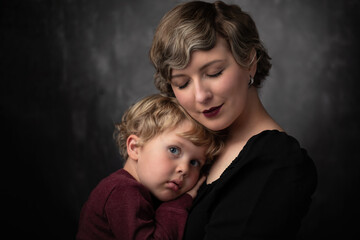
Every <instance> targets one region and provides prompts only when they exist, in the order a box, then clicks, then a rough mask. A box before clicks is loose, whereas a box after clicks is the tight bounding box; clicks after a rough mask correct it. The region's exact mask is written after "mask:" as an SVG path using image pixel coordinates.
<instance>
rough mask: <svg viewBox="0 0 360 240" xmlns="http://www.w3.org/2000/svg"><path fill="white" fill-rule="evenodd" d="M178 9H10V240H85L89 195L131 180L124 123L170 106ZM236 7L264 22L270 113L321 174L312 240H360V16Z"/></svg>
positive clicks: (5, 15)
mask: <svg viewBox="0 0 360 240" xmlns="http://www.w3.org/2000/svg"><path fill="white" fill-rule="evenodd" d="M179 2H181V1H160V0H152V1H145V0H143V1H121V0H118V1H101V0H98V1H92V0H23V1H19V0H2V1H1V3H0V19H1V20H0V24H1V25H0V26H1V31H0V41H1V45H0V47H1V48H0V56H1V57H0V59H1V60H0V74H1V75H0V80H1V87H0V92H1V101H0V110H1V113H0V114H1V115H0V117H1V129H2V130H1V136H2V139H3V141H2V144H1V149H2V151H3V152H2V154H1V155H2V157H1V159H2V161H1V162H2V167H1V191H0V194H1V208H2V212H1V216H2V222H5V224H2V226H1V229H4V230H5V232H6V233H10V234H12V237H9V239H20V237H21V236H22V237H24V236H26V237H27V238H29V237H32V238H34V239H74V236H75V233H76V229H77V222H78V217H79V212H80V209H81V206H82V205H83V203H84V202H85V200H86V199H87V197H88V195H89V193H90V191H91V190H92V189H93V188H94V187H95V185H96V184H97V183H98V182H99V181H100V180H101V179H102V178H104V177H105V176H107V175H108V174H109V173H111V172H113V171H115V170H116V169H118V168H120V167H121V166H122V160H121V158H120V156H119V154H118V152H117V149H116V147H115V144H114V141H113V138H112V133H113V129H114V122H117V121H119V120H120V117H121V115H122V113H123V112H124V110H125V108H127V107H128V106H129V105H130V104H131V103H133V102H135V101H136V100H138V99H139V98H141V97H143V96H145V95H148V94H151V93H155V92H157V91H156V89H155V87H154V86H153V80H152V75H153V72H154V71H153V67H152V65H151V64H150V61H149V58H148V51H149V48H150V44H151V40H152V36H153V33H154V29H155V27H156V25H157V23H158V22H159V20H160V18H161V16H162V15H163V14H164V13H165V12H166V11H168V10H169V9H170V8H172V7H173V6H175V5H176V4H177V3H179ZM227 2H230V3H237V4H239V5H240V6H241V7H242V8H243V9H244V10H246V11H248V12H249V13H251V15H252V16H253V18H254V19H255V21H256V22H257V25H258V28H259V32H260V36H261V37H262V39H263V41H264V43H265V45H266V46H267V48H268V50H269V53H270V56H272V58H273V68H272V71H271V76H270V77H269V78H268V79H267V81H266V82H265V84H264V87H263V88H262V89H261V97H262V99H263V102H264V104H265V105H266V107H267V109H268V111H269V112H270V114H271V115H272V116H273V117H274V118H275V119H276V120H277V121H278V122H279V123H280V124H281V125H282V126H283V127H284V128H285V129H286V130H287V132H288V133H289V134H291V135H293V136H295V137H297V138H298V139H299V141H300V142H301V144H302V145H303V146H304V147H305V148H307V150H308V152H309V154H310V155H311V156H312V157H313V159H314V161H315V163H316V165H317V168H318V174H319V185H318V189H317V192H316V194H315V196H314V202H313V205H312V207H311V209H310V212H309V214H308V216H307V217H306V219H305V220H304V225H303V228H302V229H301V232H300V237H299V239H310V240H312V239H314V240H315V239H317V240H318V239H327V238H330V237H333V238H335V239H347V240H349V239H359V236H360V233H359V229H360V228H359V226H360V221H359V216H360V211H359V209H360V207H359V202H360V194H359V189H360V188H359V187H360V161H359V160H360V158H359V148H360V146H359V145H360V139H359V134H360V129H359V123H360V111H359V106H358V104H359V100H360V99H359V98H360V97H359V95H360V92H359V87H360V84H359V77H358V69H359V66H360V61H359V57H360V56H359V55H360V54H359V53H360V51H359V40H360V37H359V23H360V22H359V20H360V19H359V18H360V17H359V13H360V2H359V1H355V0H329V1H327V0H316V1H313V0H304V1H300V0H294V1H290V0H267V1H265V0H263V1H260V0H239V1H235V0H233V1H227ZM3 232H4V231H3V230H2V233H3ZM6 233H4V234H3V235H5V234H6Z"/></svg>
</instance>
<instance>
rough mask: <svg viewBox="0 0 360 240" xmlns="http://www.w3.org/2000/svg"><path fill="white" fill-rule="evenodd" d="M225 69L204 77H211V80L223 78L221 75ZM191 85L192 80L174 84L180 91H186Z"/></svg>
mask: <svg viewBox="0 0 360 240" xmlns="http://www.w3.org/2000/svg"><path fill="white" fill-rule="evenodd" d="M223 71H224V69H222V70H220V71H218V72H216V73H214V74H207V73H206V74H204V77H209V78H217V77H219V76H221V74H222V73H223ZM189 83H190V79H189V80H186V81H185V80H184V81H182V82H178V83H176V82H175V83H173V84H174V85H175V86H176V87H177V88H178V89H184V88H186V87H187V86H188V85H189Z"/></svg>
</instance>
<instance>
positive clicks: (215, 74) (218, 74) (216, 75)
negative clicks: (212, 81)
mask: <svg viewBox="0 0 360 240" xmlns="http://www.w3.org/2000/svg"><path fill="white" fill-rule="evenodd" d="M223 71H224V70H221V71H219V72H217V73H214V74H207V76H208V77H211V78H216V77H219V76H220V75H221V74H222V73H223Z"/></svg>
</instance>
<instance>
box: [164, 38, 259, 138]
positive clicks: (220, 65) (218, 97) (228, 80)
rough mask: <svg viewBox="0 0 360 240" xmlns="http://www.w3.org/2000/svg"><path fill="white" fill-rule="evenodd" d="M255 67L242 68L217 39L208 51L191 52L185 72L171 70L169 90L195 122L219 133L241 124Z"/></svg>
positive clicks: (222, 42) (220, 39)
mask: <svg viewBox="0 0 360 240" xmlns="http://www.w3.org/2000/svg"><path fill="white" fill-rule="evenodd" d="M254 65H255V64H254ZM254 65H253V67H252V68H251V69H245V68H243V67H241V66H240V65H239V64H237V62H236V61H235V59H234V57H233V56H232V54H231V51H230V50H229V47H228V44H227V42H226V41H225V40H224V39H223V38H218V39H217V43H216V45H215V47H214V48H212V49H211V50H209V51H194V52H193V53H192V55H191V61H190V63H189V65H188V66H187V67H186V68H184V69H180V70H178V69H173V70H172V75H171V86H172V89H173V91H174V94H175V96H176V98H177V99H178V101H179V102H180V104H181V105H182V106H183V107H184V108H185V109H186V111H187V112H188V113H189V114H190V115H191V116H192V117H193V118H194V119H196V120H197V121H198V122H200V123H201V124H203V125H204V126H206V127H207V128H209V129H211V130H215V131H216V130H222V129H225V128H227V127H229V126H230V125H232V124H233V123H234V122H235V121H237V120H238V121H241V120H240V119H241V116H242V113H243V112H244V111H245V109H246V105H247V101H248V90H249V86H248V83H249V79H250V75H251V76H254V75H253V73H255V71H254V69H255V70H256V66H254Z"/></svg>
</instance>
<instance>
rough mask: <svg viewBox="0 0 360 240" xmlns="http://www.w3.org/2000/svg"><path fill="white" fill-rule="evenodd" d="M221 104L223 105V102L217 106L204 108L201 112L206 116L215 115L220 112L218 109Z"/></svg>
mask: <svg viewBox="0 0 360 240" xmlns="http://www.w3.org/2000/svg"><path fill="white" fill-rule="evenodd" d="M222 106H223V104H221V105H220V106H217V107H212V108H210V109H207V110H204V111H203V114H204V115H205V117H207V118H211V117H215V116H216V115H217V114H218V113H219V112H220V109H221V107H222Z"/></svg>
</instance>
